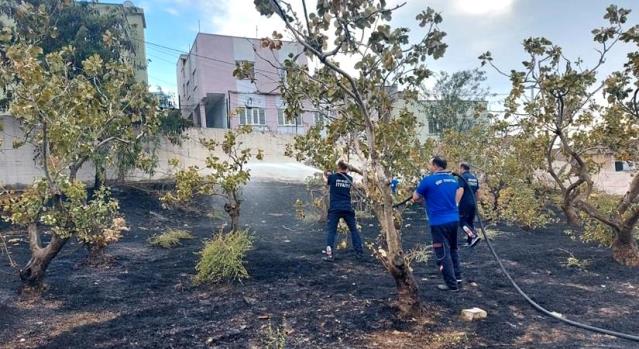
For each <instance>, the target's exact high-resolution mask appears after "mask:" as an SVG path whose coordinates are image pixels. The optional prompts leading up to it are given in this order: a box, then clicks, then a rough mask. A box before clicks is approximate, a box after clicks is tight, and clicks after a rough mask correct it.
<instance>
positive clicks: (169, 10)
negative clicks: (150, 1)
mask: <svg viewBox="0 0 639 349" xmlns="http://www.w3.org/2000/svg"><path fill="white" fill-rule="evenodd" d="M164 12H166V13H168V14H170V15H173V16H179V15H180V12H179V11H178V10H176V9H175V8H173V7H167V8H165V9H164Z"/></svg>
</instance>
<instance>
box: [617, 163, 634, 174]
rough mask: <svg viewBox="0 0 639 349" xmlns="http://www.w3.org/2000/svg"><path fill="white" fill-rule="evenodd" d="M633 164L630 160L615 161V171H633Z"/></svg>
mask: <svg viewBox="0 0 639 349" xmlns="http://www.w3.org/2000/svg"><path fill="white" fill-rule="evenodd" d="M634 169H635V164H634V163H633V162H632V161H615V172H623V171H633V170H634Z"/></svg>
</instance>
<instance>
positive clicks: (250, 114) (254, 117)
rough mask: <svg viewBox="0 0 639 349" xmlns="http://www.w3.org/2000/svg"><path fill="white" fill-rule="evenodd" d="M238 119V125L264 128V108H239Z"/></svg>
mask: <svg viewBox="0 0 639 349" xmlns="http://www.w3.org/2000/svg"><path fill="white" fill-rule="evenodd" d="M238 117H239V122H240V125H247V126H266V112H265V110H264V108H260V107H240V108H238ZM249 119H250V120H249ZM247 121H250V122H247ZM256 121H257V122H256Z"/></svg>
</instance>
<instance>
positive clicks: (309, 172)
mask: <svg viewBox="0 0 639 349" xmlns="http://www.w3.org/2000/svg"><path fill="white" fill-rule="evenodd" d="M247 167H248V168H249V169H250V170H251V178H256V179H268V180H282V181H287V182H304V180H305V179H306V177H309V176H313V175H314V174H316V173H321V172H322V171H321V170H319V169H317V168H314V167H311V166H306V165H304V164H300V163H297V162H278V163H274V162H251V163H249V164H247Z"/></svg>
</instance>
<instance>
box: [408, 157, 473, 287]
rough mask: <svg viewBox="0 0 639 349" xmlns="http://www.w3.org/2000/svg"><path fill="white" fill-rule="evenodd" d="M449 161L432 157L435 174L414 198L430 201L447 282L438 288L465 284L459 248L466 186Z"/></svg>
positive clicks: (432, 224)
mask: <svg viewBox="0 0 639 349" xmlns="http://www.w3.org/2000/svg"><path fill="white" fill-rule="evenodd" d="M447 165H448V164H447V162H446V160H445V159H444V158H442V157H439V156H436V157H433V158H432V159H431V161H430V169H431V172H432V174H431V175H429V176H426V177H425V178H424V179H422V181H421V182H420V183H419V186H418V187H417V189H416V190H415V192H414V193H413V202H420V203H425V205H426V214H427V216H428V223H429V225H430V233H431V236H432V240H433V250H434V251H435V256H436V257H437V258H436V259H437V261H436V262H437V266H438V267H439V270H440V271H441V272H442V276H443V278H444V282H445V283H446V284H444V285H438V286H437V288H439V289H440V290H444V291H446V290H448V291H457V290H459V288H460V287H461V267H460V261H459V254H458V252H457V228H458V226H459V212H458V210H457V204H458V203H459V200H460V199H461V196H462V191H463V189H462V188H460V186H459V182H458V181H457V178H455V177H454V176H453V175H452V174H451V173H450V172H448V171H446V167H447Z"/></svg>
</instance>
